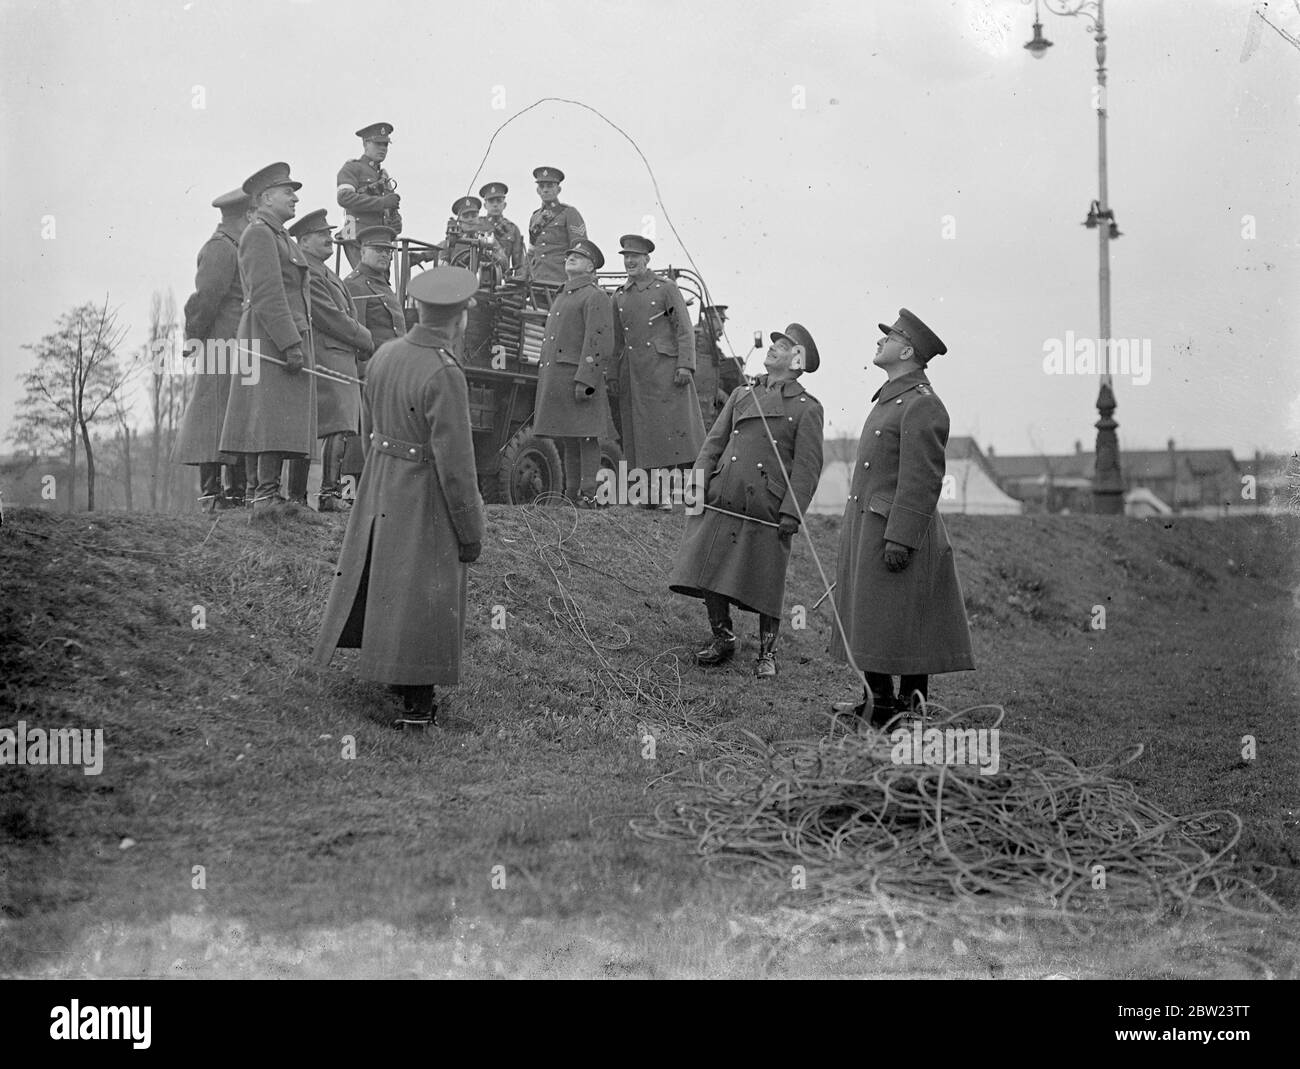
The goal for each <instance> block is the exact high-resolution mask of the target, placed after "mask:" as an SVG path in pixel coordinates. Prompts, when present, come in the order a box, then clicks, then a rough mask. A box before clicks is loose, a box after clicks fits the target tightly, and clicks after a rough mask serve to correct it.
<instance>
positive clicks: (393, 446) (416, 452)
mask: <svg viewBox="0 0 1300 1069" xmlns="http://www.w3.org/2000/svg"><path fill="white" fill-rule="evenodd" d="M370 447H371V448H372V449H376V450H378V451H379V452H381V453H387V454H388V455H389V456H390V457H397V458H398V459H399V460H410V461H413V462H414V463H416V464H427V463H428V462H429V461H431V460H432V459H433V450H432V449H430V448H429V447H428V446H427V445H423V444H417V443H415V442H404V441H402V440H401V439H400V438H394V437H393V436H392V435H391V434H380V433H379V432H378V431H371V432H370Z"/></svg>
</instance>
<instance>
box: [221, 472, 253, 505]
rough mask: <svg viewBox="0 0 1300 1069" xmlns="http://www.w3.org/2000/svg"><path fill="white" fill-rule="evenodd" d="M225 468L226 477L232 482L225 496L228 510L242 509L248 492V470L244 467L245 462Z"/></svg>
mask: <svg viewBox="0 0 1300 1069" xmlns="http://www.w3.org/2000/svg"><path fill="white" fill-rule="evenodd" d="M225 467H226V476H227V478H228V479H229V480H230V486H228V487H227V488H226V494H225V502H226V508H231V509H242V508H243V507H244V497H245V494H246V493H247V492H248V469H247V468H246V467H245V466H244V462H243V460H239V461H237V462H236V463H234V464H227V465H226V466H225Z"/></svg>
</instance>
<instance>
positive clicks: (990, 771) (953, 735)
mask: <svg viewBox="0 0 1300 1069" xmlns="http://www.w3.org/2000/svg"><path fill="white" fill-rule="evenodd" d="M889 741H890V742H891V743H892V744H893V749H892V750H891V751H890V754H889V759H890V760H891V761H893V763H894V764H896V765H978V766H979V770H980V775H981V776H995V775H997V771H998V768H999V767H1001V757H1000V756H999V750H998V729H997V728H954V727H946V728H935V727H931V728H922V727H921V725H920V723H919V722H917V723H914V724H913V725H912V726H911V727H910V728H905V727H903V728H897V729H895V730H894V731H893V732H892V733H891V734H890V736H889Z"/></svg>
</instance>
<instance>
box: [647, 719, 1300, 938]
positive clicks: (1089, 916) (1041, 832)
mask: <svg viewBox="0 0 1300 1069" xmlns="http://www.w3.org/2000/svg"><path fill="white" fill-rule="evenodd" d="M980 708H982V709H989V708H991V707H988V706H985V707H980ZM931 711H932V713H935V714H938V715H936V716H935V717H934V718H933V719H931V720H928V721H927V722H926V727H927V728H935V727H938V728H940V729H941V730H942V729H943V728H955V729H960V730H968V729H969V728H981V727H982V728H997V729H998V736H997V738H998V748H999V752H998V757H999V764H998V767H997V769H996V771H993V772H992V774H987V775H986V774H983V773H982V772H981V769H980V768H979V767H978V766H977V765H976V764H973V763H972V764H930V765H926V764H912V763H901V762H897V763H896V762H895V760H894V759H893V754H894V741H899V742H901V738H897V737H895V736H892V735H891V736H890V737H889V738H887V737H886V736H884V735H882V734H880V733H877V732H874V731H869V732H866V733H856V732H855V733H848V734H843V733H837V732H836V731H835V730H832V733H831V734H830V735H827V736H824V737H821V738H813V739H800V740H794V741H789V742H781V743H776V744H772V745H768V744H765V743H764V742H763V741H762V740H761V739H758V738H757V737H756V736H753V735H750V738H751V740H752V741H753V742H754V743H755V744H756V748H755V749H753V750H750V751H747V752H744V753H741V752H734V751H733V752H730V753H724V754H720V755H718V756H716V757H713V758H711V759H709V760H706V761H703V762H700V763H699V764H698V766H697V767H696V768H695V769H694V770H691V769H682V770H677V771H675V772H671V773H668V774H667V775H665V776H663V777H660V779H659V780H657V781H655V783H654V785H653V789H655V790H657V791H659V792H660V793H661V798H660V800H659V802H658V803H657V804H656V805H655V807H654V809H653V811H652V814H651V815H650V816H648V817H643V818H638V819H634V820H633V821H632V822H631V825H632V829H633V831H634V832H635V834H637V835H638V836H639V837H640V838H642V839H645V840H650V841H662V842H674V843H679V844H682V845H687V846H689V847H691V848H692V849H693V850H694V851H695V852H696V853H698V854H699V855H700V856H701V857H702V858H703V859H704V862H705V864H706V865H707V866H709V867H710V868H714V869H720V870H724V871H729V872H732V873H739V874H750V873H756V872H757V873H764V872H765V873H768V874H770V877H771V879H772V881H773V882H774V883H776V882H781V883H784V885H785V886H786V887H789V886H790V877H791V872H792V868H793V866H795V865H801V866H803V869H804V873H805V879H806V889H805V890H803V891H801V892H799V893H798V894H796V895H794V896H793V900H792V904H793V901H798V902H799V903H800V904H801V905H802V907H803V912H804V914H805V917H806V919H807V921H808V924H807V925H804V926H803V929H802V930H803V932H804V934H807V932H808V931H809V930H810V929H811V928H812V927H815V921H816V918H817V917H818V916H819V910H818V909H817V908H811V907H821V913H820V915H821V916H823V917H828V916H830V915H831V914H833V916H834V920H835V923H836V924H837V925H843V924H844V923H845V922H846V921H849V922H851V923H853V924H854V925H857V926H858V927H860V928H862V929H863V930H864V932H874V933H875V934H876V935H877V937H878V939H883V938H884V937H885V934H886V933H889V934H892V935H893V937H894V939H895V941H896V943H897V942H898V941H899V940H901V938H902V935H901V932H902V924H903V922H904V921H908V920H912V921H918V922H922V923H936V922H939V921H944V920H947V921H959V920H964V921H969V920H970V919H971V918H972V916H973V915H975V914H978V915H980V916H983V917H988V916H989V915H990V914H993V915H996V914H999V913H1001V914H1008V913H1010V914H1015V915H1019V916H1023V917H1031V918H1033V917H1043V918H1051V919H1053V920H1056V921H1060V922H1062V923H1064V924H1065V926H1066V927H1067V928H1068V929H1069V930H1070V932H1071V933H1072V934H1074V935H1076V936H1082V935H1088V934H1091V932H1092V931H1093V930H1094V929H1095V928H1096V927H1097V926H1099V925H1101V924H1104V923H1106V922H1107V921H1111V920H1115V919H1118V918H1120V917H1127V918H1131V917H1133V916H1135V915H1136V916H1139V917H1142V918H1144V919H1146V920H1149V921H1155V920H1159V919H1164V918H1167V917H1168V916H1169V915H1170V914H1171V913H1172V914H1178V915H1186V914H1187V913H1188V912H1189V911H1190V910H1191V909H1192V908H1193V907H1201V908H1208V909H1209V910H1212V911H1214V912H1217V913H1220V914H1225V915H1228V914H1230V915H1233V916H1236V917H1239V918H1246V919H1248V920H1250V921H1251V922H1254V923H1258V922H1260V921H1262V920H1265V919H1267V918H1268V917H1270V916H1276V915H1277V914H1279V913H1281V912H1282V910H1281V907H1279V906H1278V905H1277V904H1276V903H1275V902H1274V901H1273V900H1272V899H1271V898H1270V897H1269V896H1268V895H1267V894H1266V893H1265V892H1264V891H1263V889H1262V887H1263V886H1266V885H1267V882H1268V880H1265V881H1264V883H1263V884H1262V885H1261V884H1260V883H1257V882H1255V881H1254V880H1252V879H1250V878H1248V877H1247V875H1246V874H1245V873H1244V872H1243V871H1242V869H1241V867H1240V866H1239V865H1237V864H1236V862H1235V858H1234V855H1233V851H1234V850H1235V848H1236V846H1237V844H1238V842H1239V841H1240V838H1241V834H1242V822H1241V819H1240V818H1239V817H1238V816H1237V815H1236V814H1235V813H1232V812H1229V811H1227V810H1221V811H1211V812H1204V813H1196V814H1192V815H1190V816H1181V817H1180V816H1174V815H1172V814H1170V813H1167V812H1165V811H1164V810H1162V809H1161V808H1159V807H1158V806H1156V805H1153V804H1152V803H1151V802H1149V801H1147V800H1146V799H1144V798H1142V797H1141V796H1140V795H1139V794H1138V793H1137V791H1136V790H1135V789H1134V787H1133V785H1132V784H1131V783H1129V782H1128V781H1126V780H1123V779H1119V778H1118V777H1117V775H1116V774H1117V772H1118V771H1119V770H1120V769H1121V768H1123V767H1124V766H1125V765H1127V764H1129V763H1131V762H1132V761H1134V760H1136V759H1137V757H1138V756H1139V755H1140V754H1141V752H1142V747H1141V746H1136V747H1133V748H1132V749H1130V750H1129V751H1127V752H1125V753H1122V754H1118V755H1115V756H1112V757H1109V758H1098V759H1094V763H1084V762H1083V761H1081V760H1079V759H1078V758H1077V757H1071V756H1068V755H1066V754H1065V753H1062V752H1060V751H1058V750H1054V749H1052V748H1051V747H1049V746H1045V745H1043V744H1041V743H1039V742H1036V741H1034V740H1032V739H1030V738H1028V737H1027V736H1024V735H1020V734H1018V733H1015V732H1011V731H1007V730H1005V729H1002V728H1001V727H1000V723H1001V720H1002V712H1001V710H998V713H997V715H996V716H995V717H993V718H992V722H991V723H990V722H989V720H990V718H989V717H988V716H982V717H980V716H973V715H972V714H975V713H978V712H979V709H968V710H964V711H962V712H958V713H947V711H946V710H942V709H941V707H939V706H936V705H932V706H931ZM903 730H904V731H905V732H906V733H907V734H908V735H909V736H911V734H912V729H911V728H910V726H907V727H904V728H903ZM910 748H911V747H910V744H909V747H908V749H909V750H910ZM990 771H992V770H991V768H990ZM1098 865H1100V866H1101V868H1100V869H1099V870H1098V869H1096V868H1095V866H1098ZM1103 876H1104V887H1094V883H1095V882H1096V881H1097V880H1099V879H1100V878H1101V877H1103ZM827 911H829V912H827Z"/></svg>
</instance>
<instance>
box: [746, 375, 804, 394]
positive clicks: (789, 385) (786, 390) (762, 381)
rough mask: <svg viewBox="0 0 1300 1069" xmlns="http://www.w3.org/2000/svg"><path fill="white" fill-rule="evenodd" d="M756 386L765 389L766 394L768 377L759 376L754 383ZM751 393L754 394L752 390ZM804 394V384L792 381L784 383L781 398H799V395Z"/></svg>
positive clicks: (796, 380) (795, 380)
mask: <svg viewBox="0 0 1300 1069" xmlns="http://www.w3.org/2000/svg"><path fill="white" fill-rule="evenodd" d="M754 385H755V386H762V387H763V389H764V391H765V392H766V390H767V376H766V375H760V376H759V377H758V378H757V379H756V380H755V381H754ZM750 392H751V393H753V392H754V391H753V390H751V391H750ZM803 392H804V388H803V383H802V382H800V381H799V380H798V379H791V380H790V381H789V382H783V383H782V384H781V396H782V397H798V396H799V394H801V393H803Z"/></svg>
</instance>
